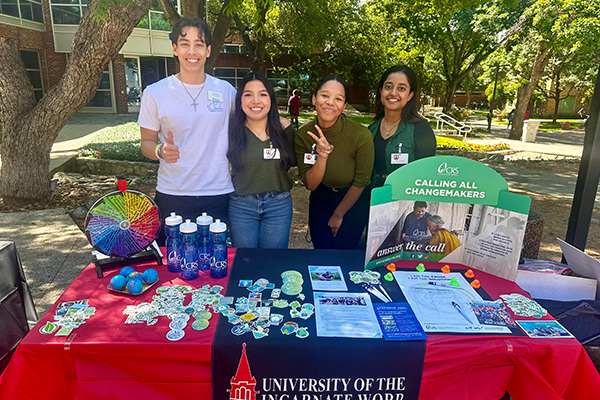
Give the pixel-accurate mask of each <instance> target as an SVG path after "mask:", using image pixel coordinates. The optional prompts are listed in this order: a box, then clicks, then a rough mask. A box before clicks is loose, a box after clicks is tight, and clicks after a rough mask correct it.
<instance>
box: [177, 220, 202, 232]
mask: <svg viewBox="0 0 600 400" xmlns="http://www.w3.org/2000/svg"><path fill="white" fill-rule="evenodd" d="M197 231H198V226H197V225H196V224H195V223H193V222H192V220H191V219H186V220H185V222H184V223H183V224H181V225H180V226H179V232H181V233H195V232H197Z"/></svg>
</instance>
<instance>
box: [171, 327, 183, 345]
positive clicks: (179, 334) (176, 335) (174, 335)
mask: <svg viewBox="0 0 600 400" xmlns="http://www.w3.org/2000/svg"><path fill="white" fill-rule="evenodd" d="M184 336H185V332H184V331H182V330H179V329H173V330H171V331H169V332H167V339H169V340H170V341H172V342H174V341H177V340H181V339H183V337H184Z"/></svg>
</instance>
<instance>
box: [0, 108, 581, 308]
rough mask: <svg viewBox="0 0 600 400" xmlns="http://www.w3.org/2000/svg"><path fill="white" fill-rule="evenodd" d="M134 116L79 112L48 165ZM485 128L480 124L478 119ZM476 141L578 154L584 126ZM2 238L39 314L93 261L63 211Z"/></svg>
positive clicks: (557, 178) (558, 179)
mask: <svg viewBox="0 0 600 400" xmlns="http://www.w3.org/2000/svg"><path fill="white" fill-rule="evenodd" d="M136 119H137V115H136V114H129V115H114V114H77V115H75V116H74V117H73V118H72V119H71V120H70V121H69V123H68V124H67V125H66V126H65V127H64V128H63V130H61V132H60V133H59V135H58V138H57V139H56V141H55V144H54V147H53V148H52V154H51V160H52V161H51V166H50V169H51V170H52V169H55V168H57V167H59V166H60V165H61V164H62V163H64V162H65V161H66V160H68V159H69V158H70V157H73V156H74V155H75V154H76V150H77V149H78V148H79V147H81V146H83V145H84V144H86V143H87V142H89V140H90V139H91V138H92V137H93V135H94V133H96V132H97V131H99V130H101V129H103V128H105V127H108V126H114V125H118V124H122V123H126V122H129V121H135V120H136ZM475 125H476V127H477V126H482V124H481V122H476V123H475ZM469 141H470V142H474V143H487V144H492V143H499V142H506V143H509V144H510V146H511V148H513V149H516V150H522V151H529V152H534V153H537V154H552V155H559V156H565V157H573V156H576V157H577V156H580V155H581V150H582V144H583V132H582V131H581V130H579V131H577V130H573V131H558V132H552V133H539V134H538V137H537V140H536V142H535V143H522V142H520V141H509V140H508V132H507V131H506V129H505V127H504V126H503V125H499V124H493V128H492V132H491V133H490V134H488V135H487V138H485V139H477V140H469ZM490 166H491V167H493V168H495V169H496V170H497V171H498V172H500V174H502V176H504V178H505V179H506V180H507V181H508V182H509V186H510V187H511V188H519V189H522V190H526V191H532V192H537V193H542V194H551V195H554V196H559V197H563V198H572V197H573V191H574V187H575V179H576V176H575V175H573V174H564V173H561V172H560V171H556V172H554V171H552V172H547V173H546V172H541V171H539V170H534V169H527V168H526V167H525V168H524V167H523V166H515V165H508V164H491V165H490ZM0 239H1V240H12V241H15V242H16V244H17V249H18V251H19V254H20V256H21V260H22V263H23V267H24V270H25V274H26V277H27V280H28V283H29V285H30V287H31V289H32V292H33V297H34V301H35V305H36V309H37V310H38V313H39V314H40V316H41V315H42V314H43V313H44V312H45V311H46V310H47V309H48V308H49V307H50V306H51V305H52V304H53V303H54V302H55V301H56V299H57V298H58V296H59V295H60V294H61V293H62V292H63V291H64V290H65V289H66V288H67V286H68V285H69V284H70V283H71V282H72V280H73V279H74V278H75V277H76V276H77V275H78V274H79V272H80V271H81V270H82V269H83V268H84V267H85V266H86V265H87V264H88V263H89V262H90V261H91V255H90V252H91V247H90V245H89V244H88V242H87V239H86V238H85V235H84V234H83V233H82V232H81V231H80V230H79V229H78V227H77V226H76V225H75V223H74V222H73V220H72V219H71V218H70V217H69V215H67V214H66V212H65V210H63V209H55V210H42V211H35V212H22V213H10V214H0Z"/></svg>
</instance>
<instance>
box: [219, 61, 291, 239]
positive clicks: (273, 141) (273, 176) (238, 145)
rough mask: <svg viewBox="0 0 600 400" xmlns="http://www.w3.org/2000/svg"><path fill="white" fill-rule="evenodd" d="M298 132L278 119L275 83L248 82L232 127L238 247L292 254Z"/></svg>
mask: <svg viewBox="0 0 600 400" xmlns="http://www.w3.org/2000/svg"><path fill="white" fill-rule="evenodd" d="M293 135H294V130H293V128H292V127H291V126H290V122H289V121H288V120H286V119H284V118H280V117H279V112H278V111H277V99H276V97H275V92H274V90H273V86H272V85H271V83H270V82H269V81H268V80H267V78H265V76H264V75H262V74H261V73H260V72H251V73H249V74H248V75H246V76H245V77H244V79H243V80H242V82H241V83H240V85H239V88H238V91H237V95H236V97H235V111H234V113H233V115H232V116H231V118H230V121H229V150H228V152H227V158H228V159H229V162H230V163H231V174H232V181H233V187H234V192H233V194H231V195H230V198H229V228H230V232H231V241H232V244H233V246H234V247H245V248H257V247H260V248H287V247H288V241H289V236H290V226H291V224H292V212H293V208H292V197H291V195H290V190H291V188H292V181H291V179H290V178H289V177H288V173H287V172H288V170H289V169H290V167H291V166H292V165H295V163H296V158H295V153H294V147H293V144H294V137H293Z"/></svg>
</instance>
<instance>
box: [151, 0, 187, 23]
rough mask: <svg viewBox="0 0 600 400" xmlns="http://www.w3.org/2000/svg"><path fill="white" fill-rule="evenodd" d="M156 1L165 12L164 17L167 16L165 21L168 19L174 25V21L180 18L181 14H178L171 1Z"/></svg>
mask: <svg viewBox="0 0 600 400" xmlns="http://www.w3.org/2000/svg"><path fill="white" fill-rule="evenodd" d="M156 2H157V3H158V6H159V7H160V9H161V10H162V11H163V13H164V14H165V17H166V18H167V21H169V23H170V24H171V26H173V25H175V23H176V22H177V21H179V19H180V18H181V15H179V13H178V12H177V9H175V6H174V5H173V3H171V1H170V0H156Z"/></svg>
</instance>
